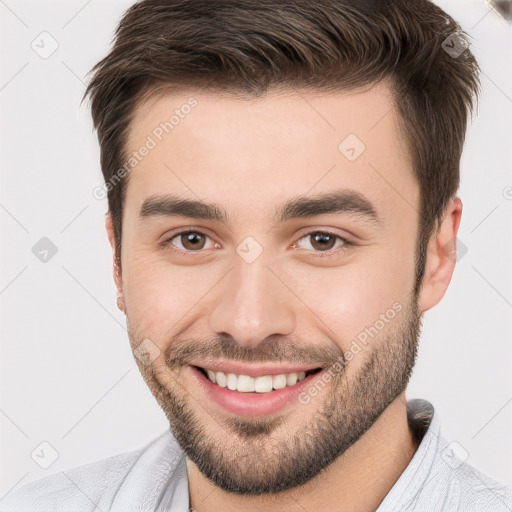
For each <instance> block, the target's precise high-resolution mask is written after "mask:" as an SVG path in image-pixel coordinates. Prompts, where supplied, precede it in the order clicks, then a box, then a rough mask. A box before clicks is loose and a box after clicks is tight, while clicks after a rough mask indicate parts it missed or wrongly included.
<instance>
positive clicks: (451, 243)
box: [418, 197, 462, 311]
mask: <svg viewBox="0 0 512 512" xmlns="http://www.w3.org/2000/svg"><path fill="white" fill-rule="evenodd" d="M461 216H462V201H461V200H460V199H459V198H458V197H455V198H453V199H452V200H451V201H450V202H449V204H448V206H447V207H446V209H445V212H444V215H443V218H442V220H441V224H440V226H439V229H438V231H437V232H436V233H435V234H433V235H432V237H431V239H430V241H429V243H428V247H427V255H426V265H425V274H424V277H423V282H422V285H421V289H420V292H419V297H418V306H419V308H420V309H421V310H422V311H428V310H429V309H431V308H433V307H434V306H435V305H436V304H438V303H439V302H440V301H441V299H442V298H443V297H444V294H445V293H446V290H447V289H448V285H449V284H450V281H451V279H452V276H453V271H454V270H455V263H456V260H457V233H458V231H459V226H460V221H461Z"/></svg>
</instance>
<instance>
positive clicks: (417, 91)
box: [84, 0, 479, 289]
mask: <svg viewBox="0 0 512 512" xmlns="http://www.w3.org/2000/svg"><path fill="white" fill-rule="evenodd" d="M468 46H469V43H468V38H467V35H466V34H465V33H464V32H463V31H462V30H461V28H460V26H459V25H458V23H456V22H455V21H454V20H453V19H452V18H451V17H450V16H449V15H448V14H446V13H445V12H444V11H443V10H442V9H441V8H439V7H438V6H436V5H435V4H433V3H432V2H430V1H429V0H316V1H314V2H312V1H311V0H210V1H205V0H141V1H139V2H137V3H135V4H134V5H133V6H131V7H130V8H129V9H128V10H127V11H126V13H125V14H124V16H123V17H122V19H121V21H120V23H119V26H118V27H117V30H116V33H115V40H114V44H113V47H112V49H111V51H110V53H109V54H108V55H107V56H106V57H105V58H104V59H102V60H101V61H100V62H98V63H97V64H96V66H94V68H93V69H92V70H91V73H93V72H94V75H93V77H92V79H91V81H90V82H89V84H88V87H87V90H86V92H85V94H84V98H85V97H86V96H87V95H90V98H91V110H92V117H93V121H94V127H95V128H96V130H97V133H98V139H99V144H100V149H101V168H102V172H103V176H104V178H105V182H106V183H107V182H108V181H109V180H111V179H112V177H113V176H115V174H116V172H117V171H118V170H119V169H120V168H121V166H122V165H123V162H125V161H127V158H126V141H127V134H128V130H129V127H130V121H131V119H132V118H133V114H134V111H135V109H136V107H137V105H138V104H139V102H140V101H142V100H144V99H146V98H147V97H149V96H151V94H152V91H153V92H154V91H156V88H157V87H160V86H163V87H169V89H170V90H172V89H173V88H175V89H178V88H181V89H183V88H187V87H189V88H194V89H196V90H208V91H218V92H219V93H220V92H223V93H225V92H227V93H230V94H231V93H232V94H240V93H241V94H243V95H249V96H251V95H252V96H258V95H261V94H263V93H265V92H266V91H267V90H268V89H269V88H270V87H273V86H277V87H280V88H290V89H295V88H301V89H310V90H323V91H340V90H350V89H354V88H357V87H360V86H364V85H367V84H373V83H377V82H379V81H380V80H382V79H384V78H389V79H391V84H392V92H393V95H394V98H395V103H396V107H397V109H398V112H399V114H400V120H401V125H402V126H401V127H402V130H403V133H404V137H405V140H406V141H407V143H408V147H409V149H410V152H411V155H412V157H413V162H414V169H413V171H414V172H415V175H416V177H417V179H418V182H419V186H420V194H421V200H420V211H419V218H420V225H419V228H420V229H419V233H420V236H419V241H418V255H417V286H416V289H419V286H420V284H421V280H422V277H423V273H424V267H425V253H426V244H427V242H428V240H429V239H430V237H431V235H432V233H433V232H434V230H435V229H436V224H437V222H438V221H439V219H440V218H441V216H442V214H443V211H444V209H445V207H446V206H447V204H448V202H449V200H450V199H451V198H452V197H453V196H454V195H455V194H456V192H457V190H458V187H459V163H460V157H461V153H462V147H463V144H464V138H465V132H466V123H467V117H468V114H469V112H470V111H471V112H472V111H473V109H474V100H476V98H477V97H478V92H479V77H478V71H479V69H478V65H477V63H476V60H475V58H474V56H473V55H472V53H471V52H470V51H469V49H467V47H468ZM450 47H452V48H453V47H456V48H459V49H460V50H464V48H466V49H465V50H464V51H462V52H459V53H460V55H457V54H454V53H453V52H450V51H449V48H450ZM128 178H129V175H128V176H125V177H123V179H122V180H120V182H119V184H118V185H116V186H115V187H112V188H111V189H110V190H108V207H109V211H110V214H111V215H112V219H113V224H114V232H115V237H116V247H117V254H118V256H119V255H120V253H121V233H122V212H123V207H124V197H125V191H126V183H127V179H128ZM119 264H120V261H119Z"/></svg>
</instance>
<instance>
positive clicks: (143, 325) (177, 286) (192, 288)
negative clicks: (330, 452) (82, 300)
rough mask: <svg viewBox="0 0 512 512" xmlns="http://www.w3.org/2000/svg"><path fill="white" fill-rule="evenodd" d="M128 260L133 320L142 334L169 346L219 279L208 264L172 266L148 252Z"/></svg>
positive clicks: (128, 301)
mask: <svg viewBox="0 0 512 512" xmlns="http://www.w3.org/2000/svg"><path fill="white" fill-rule="evenodd" d="M127 260H128V264H127V267H126V268H124V269H123V290H124V296H125V302H126V306H127V312H128V316H129V319H130V322H131V324H132V325H134V326H136V329H137V333H138V335H139V336H140V335H142V336H144V337H147V338H150V339H151V340H152V341H154V342H155V343H156V344H157V345H158V346H159V347H160V348H162V349H163V348H166V346H167V345H168V343H169V341H172V337H173V336H174V335H175V334H176V333H177V332H179V331H180V330H181V329H182V328H183V326H184V325H185V322H186V323H187V324H188V323H190V322H191V319H192V317H191V315H197V313H198V311H199V309H198V306H200V305H198V302H199V301H200V300H201V298H202V297H204V296H205V294H207V292H208V290H209V289H210V288H211V287H212V286H213V285H214V283H215V282H216V281H217V279H216V277H215V276H214V275H213V273H212V271H211V269H209V268H208V266H207V265H204V266H203V265H197V266H190V267H185V266H173V265H170V264H169V263H168V262H167V263H166V262H164V261H162V259H161V258H158V257H154V256H153V255H147V254H146V255H141V256H138V257H134V258H133V259H132V260H129V258H127Z"/></svg>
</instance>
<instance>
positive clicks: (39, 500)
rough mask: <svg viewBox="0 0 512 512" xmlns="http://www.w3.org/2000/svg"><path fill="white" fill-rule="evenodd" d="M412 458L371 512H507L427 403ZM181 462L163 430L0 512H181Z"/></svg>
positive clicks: (510, 491) (414, 419) (19, 494)
mask: <svg viewBox="0 0 512 512" xmlns="http://www.w3.org/2000/svg"><path fill="white" fill-rule="evenodd" d="M407 407H408V411H407V412H408V419H409V426H410V428H411V431H412V432H413V433H415V435H417V436H418V439H421V442H420V444H419V446H418V449H417V450H416V453H415V454H414V457H413V458H412V460H411V461H410V463H409V465H408V466H407V467H406V469H405V470H404V472H403V473H402V475H401V476H400V478H399V479H398V480H397V481H396V483H395V485H394V486H393V487H392V489H391V490H390V491H389V493H388V495H387V496H386V497H385V498H384V500H383V501H382V503H381V504H380V506H379V507H378V509H377V510H376V512H402V511H413V512H445V511H446V512H452V511H453V512H455V511H457V512H491V511H492V512H512V486H505V485H503V484H500V483H499V482H497V481H495V480H494V479H492V478H490V477H489V476H487V475H484V474H483V473H481V472H480V471H478V470H477V469H475V468H474V467H472V466H471V465H469V464H468V463H467V462H465V461H464V460H463V459H464V456H462V458H461V457H460V455H461V454H463V451H462V448H461V447H460V445H458V444H457V443H448V442H447V441H446V440H445V439H444V438H443V437H442V436H441V429H440V420H439V417H438V414H437V413H435V412H434V409H433V407H432V405H431V404H430V403H429V402H428V401H426V400H409V401H408V405H407ZM188 510H189V494H188V476H187V466H186V458H185V454H184V452H183V450H182V449H181V448H180V447H179V445H178V443H177V441H176V440H175V438H174V437H173V435H172V434H171V432H170V430H167V431H166V432H164V433H163V434H162V435H160V436H159V437H158V438H156V439H155V440H154V441H152V442H151V443H149V444H148V445H147V446H145V447H144V448H142V449H141V450H137V451H133V452H129V453H124V454H121V455H116V456H114V457H109V458H108V459H104V460H101V461H98V462H93V463H90V464H86V465H84V466H79V467H76V468H73V469H69V470H66V471H61V472H59V473H55V474H53V475H49V476H47V477H45V478H42V479H39V480H36V481H35V482H31V483H28V484H26V485H24V486H23V487H20V488H19V489H15V490H13V491H11V492H10V493H9V494H8V495H7V496H5V497H4V499H3V500H2V501H0V511H1V512H14V511H16V512H29V511H37V512H46V511H48V512H49V511H52V512H75V511H76V512H102V511H103V512H106V511H113V512H129V511H139V512H141V511H148V512H149V511H152V512H155V511H158V512H164V511H172V512H188Z"/></svg>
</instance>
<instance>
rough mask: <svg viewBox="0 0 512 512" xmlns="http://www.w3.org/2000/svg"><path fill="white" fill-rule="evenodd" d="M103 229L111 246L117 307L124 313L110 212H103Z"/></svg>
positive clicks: (121, 283) (117, 256)
mask: <svg viewBox="0 0 512 512" xmlns="http://www.w3.org/2000/svg"><path fill="white" fill-rule="evenodd" d="M105 229H106V230H107V236H108V241H109V242H110V246H111V247H112V260H113V277H114V283H115V285H116V290H117V307H118V308H119V309H120V310H121V311H122V312H123V313H125V314H126V305H125V303H124V296H123V276H122V271H121V267H120V261H121V258H120V256H119V255H118V254H117V246H116V237H115V233H114V223H113V221H112V217H111V215H110V212H107V213H106V214H105Z"/></svg>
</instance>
